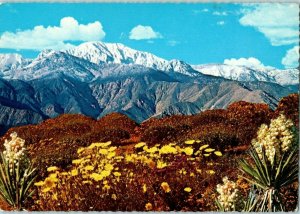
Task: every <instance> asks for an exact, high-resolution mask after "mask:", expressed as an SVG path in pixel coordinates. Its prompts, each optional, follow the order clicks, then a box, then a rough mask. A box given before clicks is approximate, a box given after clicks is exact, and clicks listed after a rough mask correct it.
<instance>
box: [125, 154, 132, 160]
mask: <svg viewBox="0 0 300 214" xmlns="http://www.w3.org/2000/svg"><path fill="white" fill-rule="evenodd" d="M125 160H126V162H133V157H132V156H131V155H126V156H125Z"/></svg>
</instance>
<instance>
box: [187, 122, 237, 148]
mask: <svg viewBox="0 0 300 214" xmlns="http://www.w3.org/2000/svg"><path fill="white" fill-rule="evenodd" d="M193 137H194V138H195V139H199V140H200V141H201V142H203V143H204V144H208V145H210V146H212V147H213V148H216V149H218V150H221V151H224V150H226V149H231V148H233V147H236V146H238V145H240V142H241V141H240V139H239V138H238V135H237V133H236V129H234V128H231V127H230V126H224V125H220V124H219V125H218V126H212V125H210V126H205V127H204V126H203V127H201V130H197V131H196V133H194V134H193Z"/></svg>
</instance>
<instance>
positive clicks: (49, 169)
mask: <svg viewBox="0 0 300 214" xmlns="http://www.w3.org/2000/svg"><path fill="white" fill-rule="evenodd" d="M57 170H59V168H58V167H56V166H50V167H48V168H47V171H48V172H53V171H57Z"/></svg>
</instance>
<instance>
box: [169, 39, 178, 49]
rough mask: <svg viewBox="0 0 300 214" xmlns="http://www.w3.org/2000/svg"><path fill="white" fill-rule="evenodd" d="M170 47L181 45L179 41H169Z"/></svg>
mask: <svg viewBox="0 0 300 214" xmlns="http://www.w3.org/2000/svg"><path fill="white" fill-rule="evenodd" d="M167 44H168V45H169V46H171V47H174V46H176V45H179V44H180V42H179V41H176V40H169V41H168V43H167Z"/></svg>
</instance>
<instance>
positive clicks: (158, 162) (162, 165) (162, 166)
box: [157, 160, 168, 169]
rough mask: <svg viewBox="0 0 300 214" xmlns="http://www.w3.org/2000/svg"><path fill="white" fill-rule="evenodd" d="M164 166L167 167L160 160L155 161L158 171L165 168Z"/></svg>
mask: <svg viewBox="0 0 300 214" xmlns="http://www.w3.org/2000/svg"><path fill="white" fill-rule="evenodd" d="M166 166H168V165H167V164H166V163H164V162H163V161H161V160H158V161H157V168H158V169H162V168H165V167H166Z"/></svg>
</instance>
